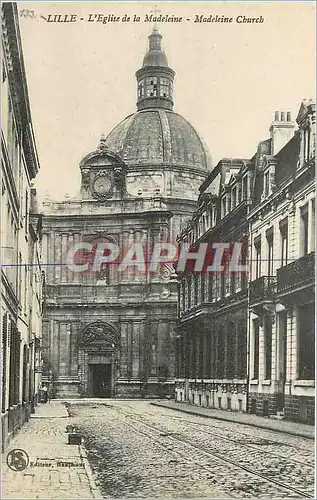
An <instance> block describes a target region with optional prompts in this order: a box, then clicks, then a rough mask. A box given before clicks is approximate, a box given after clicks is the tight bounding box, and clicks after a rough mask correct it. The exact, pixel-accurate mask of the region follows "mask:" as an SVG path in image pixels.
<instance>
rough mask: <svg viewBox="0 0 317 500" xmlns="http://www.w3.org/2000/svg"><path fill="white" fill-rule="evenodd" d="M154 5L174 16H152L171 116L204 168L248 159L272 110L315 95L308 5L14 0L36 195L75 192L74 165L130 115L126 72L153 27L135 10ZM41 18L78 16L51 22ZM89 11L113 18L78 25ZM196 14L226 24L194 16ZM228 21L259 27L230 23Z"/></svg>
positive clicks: (136, 63)
mask: <svg viewBox="0 0 317 500" xmlns="http://www.w3.org/2000/svg"><path fill="white" fill-rule="evenodd" d="M155 9H156V10H160V14H162V15H163V16H165V15H168V16H175V17H182V18H183V21H182V22H170V23H168V22H159V23H158V28H159V31H160V33H161V34H162V36H163V40H162V46H163V49H164V51H165V52H166V54H167V57H168V62H169V66H170V67H172V68H173V69H174V70H175V72H176V78H175V88H174V101H175V105H174V111H176V112H178V113H180V114H181V115H182V116H184V117H185V118H186V119H187V120H189V121H190V122H191V123H192V125H193V126H194V127H195V128H196V129H197V131H198V132H199V134H200V135H201V136H202V138H203V139H204V141H205V143H206V144H207V145H208V147H209V150H210V152H211V156H212V158H213V162H214V164H216V163H217V162H218V161H219V160H220V159H221V158H222V157H243V158H247V157H251V156H252V155H253V153H254V152H255V150H256V147H257V144H258V142H259V141H261V140H263V139H265V138H267V137H268V136H269V127H270V124H271V122H272V120H273V116H274V111H275V110H281V111H282V110H284V111H291V112H292V117H293V118H296V115H297V112H298V110H299V107H300V103H301V101H302V99H305V98H307V99H309V98H315V72H316V68H315V4H314V3H312V2H307V3H305V2H285V3H284V2H256V3H247V2H241V3H238V2H203V3H200V2H177V3H176V2H157V3H156V4H155V3H150V2H142V3H141V2H136V3H134V2H126V3H124V2H114V3H109V2H73V3H49V2H33V3H31V2H19V11H20V18H19V20H20V29H21V36H22V46H23V53H24V60H25V66H26V73H27V80H28V88H29V96H30V103H31V111H32V118H33V127H34V131H35V139H36V144H37V148H38V154H39V159H40V164H41V170H40V173H39V175H38V177H37V179H36V183H35V184H36V187H37V190H38V193H39V196H40V199H43V198H44V197H45V196H47V195H48V194H49V195H50V197H52V198H54V199H56V200H61V199H63V198H64V197H65V196H70V197H74V196H76V193H78V191H79V189H80V172H79V162H80V160H81V159H82V158H83V157H84V156H85V155H86V154H88V153H89V152H91V151H94V150H95V149H96V148H97V145H98V143H99V139H100V137H101V135H102V134H105V135H108V133H109V132H110V131H111V130H112V129H113V128H114V127H115V126H116V125H117V124H118V123H119V122H120V121H121V120H122V119H124V118H125V117H126V116H127V115H129V114H131V113H133V112H134V111H135V110H136V105H135V101H136V80H135V72H136V70H137V69H139V68H140V67H141V65H142V60H143V56H144V54H145V52H146V50H147V45H148V38H147V37H148V35H149V34H150V32H151V30H152V27H153V24H151V23H150V22H145V15H146V14H148V15H149V14H151V11H152V13H153V11H155ZM27 10H28V11H29V12H31V14H30V13H29V14H27V12H26V11H27ZM32 11H33V14H32ZM49 14H51V18H50V19H52V16H54V15H55V14H61V15H62V16H64V15H65V14H68V15H70V14H73V15H76V16H77V17H76V22H73V23H70V22H68V23H53V22H47V19H48V15H49ZM89 14H91V15H92V17H91V18H94V19H96V17H94V15H95V14H103V15H105V16H110V15H113V16H117V17H120V20H119V21H118V22H107V23H102V22H96V21H94V22H88V18H89ZM125 14H126V15H127V16H128V17H130V21H129V22H123V20H122V19H123V16H124V15H125ZM134 15H136V16H139V17H140V21H139V22H133V16H134ZM196 15H197V16H200V15H203V16H207V17H208V16H209V15H212V16H213V17H214V16H216V15H218V16H222V15H224V16H226V17H232V18H233V22H231V23H216V22H209V23H207V22H195V18H196ZM32 16H33V17H32ZM41 16H43V17H44V18H45V19H46V20H45V19H43V17H41ZM237 16H246V17H248V18H251V17H254V18H259V17H260V16H262V18H263V19H264V22H262V23H238V22H236V19H237ZM68 19H69V18H68ZM81 19H82V20H81ZM239 19H241V18H239Z"/></svg>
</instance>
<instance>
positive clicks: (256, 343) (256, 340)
mask: <svg viewBox="0 0 317 500" xmlns="http://www.w3.org/2000/svg"><path fill="white" fill-rule="evenodd" d="M259 348H260V325H259V320H258V319H255V320H253V379H254V380H257V379H258V378H259Z"/></svg>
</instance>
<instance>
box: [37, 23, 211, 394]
mask: <svg viewBox="0 0 317 500" xmlns="http://www.w3.org/2000/svg"><path fill="white" fill-rule="evenodd" d="M161 39H162V36H161V35H160V34H159V33H158V31H157V29H156V28H154V30H153V32H152V34H151V35H150V36H149V49H148V51H147V53H146V55H145V57H144V60H143V65H142V68H141V69H139V70H138V71H137V73H136V78H137V111H136V112H135V113H133V114H131V115H129V116H128V117H127V118H125V119H124V120H123V121H122V122H121V123H119V125H118V126H116V127H115V128H114V130H112V131H111V132H110V134H109V135H108V136H107V137H105V138H104V137H102V138H101V140H100V144H99V146H98V149H97V150H96V151H94V152H92V153H90V154H88V155H87V156H86V157H85V158H84V159H83V160H82V162H81V163H80V170H81V194H80V198H79V199H78V200H67V201H63V202H58V203H57V202H55V203H54V202H46V203H45V204H44V219H43V247H44V251H45V252H46V256H45V261H46V262H47V263H51V264H52V265H49V266H47V298H46V311H47V314H46V318H45V321H44V325H43V336H44V340H43V349H44V373H43V376H44V377H43V380H44V381H45V382H46V383H48V384H49V385H50V388H51V389H52V391H53V395H55V396H56V397H72V396H73V397H78V396H83V397H84V396H96V397H151V396H165V395H168V394H173V393H174V376H175V373H174V367H175V359H174V358H175V324H176V319H177V311H176V307H177V293H176V289H175V290H174V289H173V286H174V285H173V284H172V282H171V281H170V275H171V268H170V267H169V266H167V265H161V266H160V267H159V268H158V270H157V272H156V273H150V272H149V271H148V269H146V271H145V272H140V271H139V269H138V267H137V266H129V267H128V268H127V269H125V270H124V271H120V270H119V269H118V266H117V265H104V266H103V267H102V269H99V270H98V271H97V272H92V270H91V268H90V269H89V270H88V271H87V272H84V273H78V272H74V271H72V270H70V269H69V267H67V266H66V265H65V263H66V261H65V258H66V255H67V252H68V250H69V249H70V248H71V247H72V246H73V245H74V244H75V243H78V242H82V241H85V242H93V243H94V244H96V243H98V242H112V243H114V244H116V245H119V247H120V251H121V254H123V255H124V254H126V252H127V249H129V248H131V245H133V244H134V243H142V245H143V246H144V248H147V249H150V248H152V247H153V245H154V244H155V243H156V242H162V241H171V242H173V241H175V240H176V235H177V234H178V233H179V231H180V227H181V225H183V224H184V223H186V222H187V220H188V219H189V218H190V217H191V215H192V213H193V211H194V210H195V206H196V199H197V195H198V188H199V186H200V184H201V183H202V182H203V180H204V179H205V177H206V176H207V173H208V169H209V168H210V167H211V164H210V158H209V154H208V151H207V149H206V147H205V146H204V144H203V142H202V140H201V139H200V137H199V136H198V134H197V132H196V131H195V129H194V128H193V127H192V126H191V125H190V123H188V122H187V121H186V120H185V119H184V118H183V117H182V116H180V115H179V114H177V113H175V112H174V111H173V80H174V75H175V73H174V71H173V70H172V69H171V68H170V67H169V66H168V62H167V58H166V55H165V54H164V52H163V51H162V48H161Z"/></svg>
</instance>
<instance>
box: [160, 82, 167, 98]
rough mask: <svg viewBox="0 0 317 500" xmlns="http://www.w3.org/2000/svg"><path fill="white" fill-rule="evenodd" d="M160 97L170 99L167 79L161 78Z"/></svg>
mask: <svg viewBox="0 0 317 500" xmlns="http://www.w3.org/2000/svg"><path fill="white" fill-rule="evenodd" d="M160 96H161V97H169V80H168V79H167V78H160Z"/></svg>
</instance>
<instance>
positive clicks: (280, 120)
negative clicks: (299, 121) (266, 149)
mask: <svg viewBox="0 0 317 500" xmlns="http://www.w3.org/2000/svg"><path fill="white" fill-rule="evenodd" d="M295 127H296V124H295V122H293V121H292V119H291V113H290V112H289V111H288V112H287V113H285V111H281V112H279V111H275V113H274V121H273V123H272V125H271V127H270V135H271V139H272V145H271V154H272V155H276V154H277V153H278V152H279V151H280V150H281V149H282V148H283V147H284V146H285V144H287V143H288V142H289V141H290V140H291V138H292V137H293V135H294V131H295Z"/></svg>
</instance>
